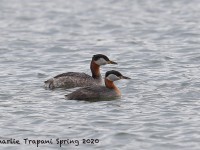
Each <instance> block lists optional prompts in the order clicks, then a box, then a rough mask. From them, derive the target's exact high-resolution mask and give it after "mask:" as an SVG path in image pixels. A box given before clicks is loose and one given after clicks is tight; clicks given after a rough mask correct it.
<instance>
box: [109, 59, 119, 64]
mask: <svg viewBox="0 0 200 150" xmlns="http://www.w3.org/2000/svg"><path fill="white" fill-rule="evenodd" d="M108 64H117V63H116V62H114V61H111V60H109V61H108Z"/></svg>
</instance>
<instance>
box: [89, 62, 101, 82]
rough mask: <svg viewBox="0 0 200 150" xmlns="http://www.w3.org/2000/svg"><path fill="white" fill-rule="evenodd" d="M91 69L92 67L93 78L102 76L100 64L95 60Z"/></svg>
mask: <svg viewBox="0 0 200 150" xmlns="http://www.w3.org/2000/svg"><path fill="white" fill-rule="evenodd" d="M90 69H91V72H92V77H93V78H95V79H97V78H100V77H101V74H100V66H99V65H97V64H96V63H95V62H94V61H93V60H92V61H91V64H90Z"/></svg>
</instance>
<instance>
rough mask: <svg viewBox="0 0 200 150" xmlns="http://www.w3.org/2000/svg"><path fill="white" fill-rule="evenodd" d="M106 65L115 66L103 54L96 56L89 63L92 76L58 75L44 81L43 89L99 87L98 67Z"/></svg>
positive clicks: (100, 79) (78, 74) (99, 75)
mask: <svg viewBox="0 0 200 150" xmlns="http://www.w3.org/2000/svg"><path fill="white" fill-rule="evenodd" d="M106 64H117V63H116V62H114V61H111V60H110V59H109V58H108V57H107V56H105V55H103V54H97V55H94V56H93V57H92V61H91V63H90V69H91V72H92V76H90V75H87V74H85V73H79V72H67V73H63V74H59V75H57V76H55V77H53V78H51V79H49V80H47V81H45V82H44V83H45V87H46V88H49V89H54V88H74V87H86V86H91V85H101V84H102V77H101V74H100V66H102V65H106Z"/></svg>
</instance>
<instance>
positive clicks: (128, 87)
mask: <svg viewBox="0 0 200 150" xmlns="http://www.w3.org/2000/svg"><path fill="white" fill-rule="evenodd" d="M199 18H200V3H199V1H198V0H191V1H187V0H182V1H179V0H174V1H172V0H169V1H165V0H124V1H114V0H108V1H106V0H104V1H92V0H86V1H81V0H73V1H65V0H57V1H53V0H52V1H42V0H35V1H26V0H18V1H17V0H9V1H7V0H1V2H0V20H1V21H0V85H1V86H0V107H1V108H0V114H1V115H0V118H1V122H0V127H1V128H0V133H1V139H9V138H13V139H16V140H19V141H20V143H21V144H20V145H16V144H1V145H0V147H1V149H11V150H12V149H15V150H16V149H17V150H18V149H19V150H25V149H30V150H35V149H38V148H37V146H36V145H35V144H30V145H29V144H25V141H24V140H23V139H25V138H29V139H31V140H37V139H38V140H50V139H52V141H53V144H43V145H42V144H40V145H39V149H43V150H46V149H48V150H49V149H87V150H89V149H102V150H103V149H110V150H118V149H120V150H121V149H124V150H132V149H140V150H147V149H148V150H160V149H162V150H168V149H170V150H172V149H181V150H188V149H190V150H197V149H199V147H200V118H199V116H200V111H199V110H200V103H199V97H200V92H199V91H200V80H199V74H200V65H199V64H200V46H199V43H200V20H199ZM97 53H103V54H105V55H107V56H109V58H111V59H112V60H114V61H117V62H118V64H119V65H117V66H114V65H107V66H104V67H102V70H101V72H102V74H104V73H105V72H106V71H107V70H111V69H115V70H118V71H120V72H122V73H123V74H124V75H126V76H129V77H131V78H132V80H129V81H127V80H126V81H125V80H122V81H118V82H117V83H116V85H117V86H118V87H119V89H120V90H121V92H122V95H123V96H122V98H121V99H120V100H114V101H102V102H94V103H89V102H82V101H81V102H79V101H67V100H65V99H64V95H65V94H67V93H70V92H71V91H72V90H71V89H70V90H61V89H60V90H53V91H51V90H45V89H44V88H43V81H45V80H46V79H48V78H50V77H52V76H55V75H57V74H59V73H63V72H68V71H79V72H86V73H88V74H90V70H89V63H90V60H91V57H92V55H93V54H97ZM57 138H59V139H69V140H78V141H79V142H80V143H79V146H75V144H65V145H62V147H61V148H59V145H57V144H56V139H57ZM82 139H98V140H99V142H98V143H95V144H83V143H82Z"/></svg>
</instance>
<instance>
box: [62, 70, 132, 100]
mask: <svg viewBox="0 0 200 150" xmlns="http://www.w3.org/2000/svg"><path fill="white" fill-rule="evenodd" d="M120 79H130V78H128V77H125V76H123V75H122V74H121V73H120V72H118V71H115V70H111V71H107V72H106V74H105V85H106V86H89V87H84V88H80V89H78V90H76V91H74V92H72V93H70V94H68V95H66V96H65V98H67V99H69V100H86V101H98V100H112V99H116V98H118V97H120V96H121V92H120V90H119V89H118V88H117V87H116V86H115V85H114V81H116V80H120Z"/></svg>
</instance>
